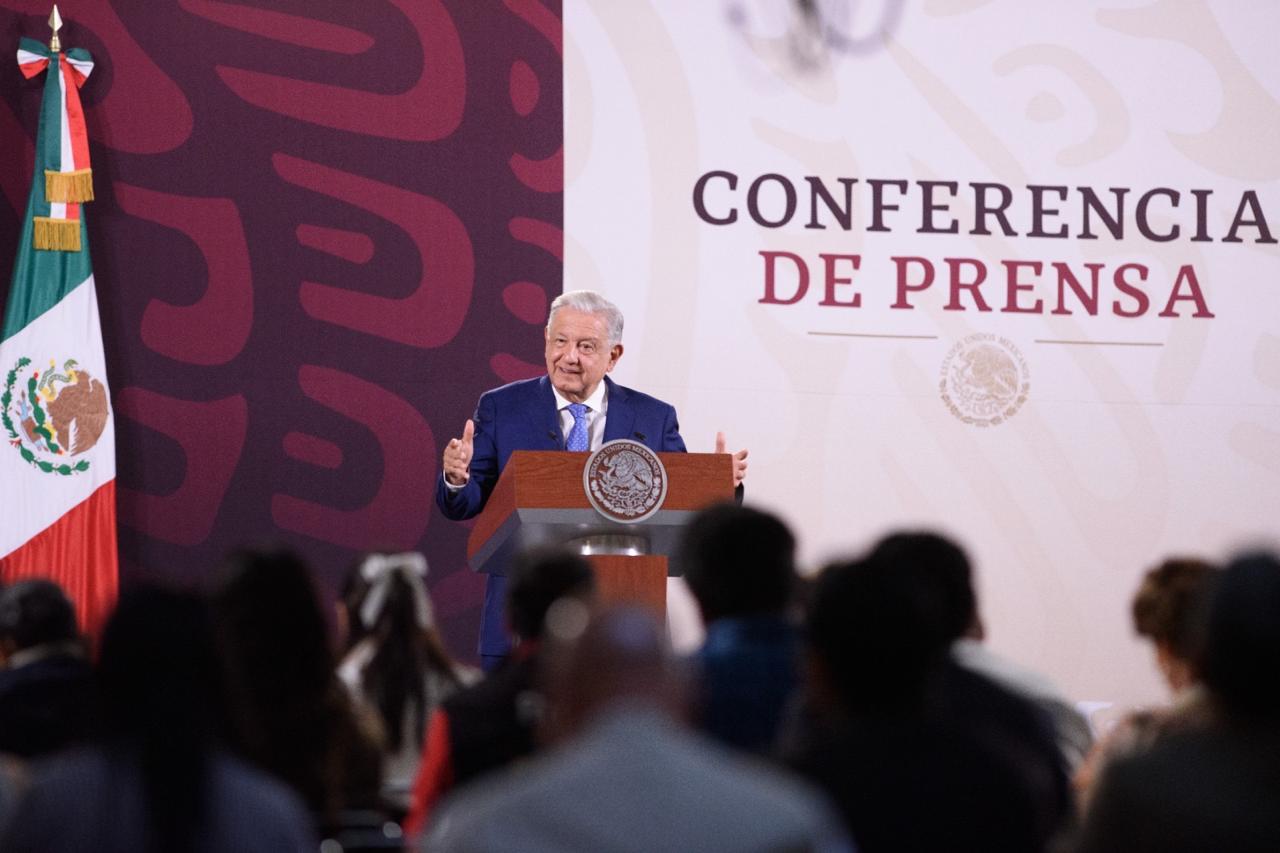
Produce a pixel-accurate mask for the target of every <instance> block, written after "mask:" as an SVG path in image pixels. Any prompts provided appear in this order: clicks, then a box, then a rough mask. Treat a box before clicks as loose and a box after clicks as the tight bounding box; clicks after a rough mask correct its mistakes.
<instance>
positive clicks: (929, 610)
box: [790, 552, 1070, 853]
mask: <svg viewBox="0 0 1280 853" xmlns="http://www.w3.org/2000/svg"><path fill="white" fill-rule="evenodd" d="M956 615H957V613H956V610H955V608H954V606H953V605H952V603H951V601H950V594H949V593H947V592H946V591H945V590H943V589H942V588H941V587H940V585H939V583H938V579H937V578H935V577H932V576H931V575H930V572H929V570H928V569H927V567H922V566H920V565H918V564H915V563H912V562H908V561H900V559H898V558H897V557H896V556H894V555H892V554H890V553H884V552H882V553H880V554H879V555H878V556H876V557H873V558H868V559H864V560H861V561H857V562H852V563H846V564H838V565H834V566H831V567H829V568H827V569H826V571H824V572H823V573H822V575H821V576H820V577H819V579H818V582H817V585H816V588H815V589H814V591H813V599H812V604H811V609H810V615H809V625H808V628H809V633H808V638H809V643H810V652H811V658H810V680H809V692H810V696H811V700H810V701H811V705H812V713H813V718H812V719H811V721H810V728H809V730H808V731H806V732H802V733H801V734H800V736H798V737H797V738H796V739H795V743H794V744H793V745H792V751H791V756H790V758H791V763H792V764H793V766H794V767H795V768H796V769H797V770H799V771H800V772H801V773H802V774H803V775H805V776H806V777H808V778H810V779H812V780H813V781H815V782H816V783H817V784H818V785H819V786H820V787H822V788H823V789H824V790H826V791H827V793H828V794H829V795H830V796H831V797H832V799H833V800H834V801H835V802H836V804H837V805H838V806H839V808H840V809H841V812H842V814H843V816H844V818H845V820H846V822H847V824H848V826H849V828H850V830H851V832H852V834H853V837H854V840H855V841H856V842H857V844H858V847H859V849H860V850H864V851H872V853H875V851H884V850H892V851H900V850H903V851H915V850H919V851H937V850H947V851H982V853H987V851H994V850H1026V851H1040V850H1043V849H1045V847H1046V845H1047V844H1048V843H1049V842H1050V841H1051V840H1052V839H1053V838H1054V837H1055V836H1056V835H1057V833H1058V832H1059V831H1060V829H1061V826H1062V823H1063V820H1064V819H1065V818H1066V816H1067V815H1068V814H1069V812H1070V800H1069V792H1068V788H1067V785H1066V775H1065V772H1064V768H1063V766H1062V762H1061V757H1060V755H1059V753H1058V750H1057V747H1056V744H1055V743H1054V741H1053V738H1052V733H1051V732H1050V730H1049V728H1048V726H1047V724H1046V723H1045V722H1044V720H1043V717H1042V716H1041V715H1040V714H1039V712H1038V711H1037V710H1036V709H1035V708H1034V707H1033V706H1031V705H1030V704H1029V703H1027V702H1026V701H1025V700H1023V699H1021V698H1019V697H1017V696H1015V695H1014V694H1012V693H1009V692H1007V691H1005V690H1004V689H1003V688H1001V687H999V686H997V685H996V684H995V683H993V682H991V681H990V680H988V679H987V678H985V677H983V676H981V675H978V674H977V673H974V672H972V671H970V670H968V669H965V668H964V667H961V666H959V665H958V664H956V663H955V662H954V660H952V658H951V657H950V655H949V651H950V646H951V642H952V640H953V639H954V638H955V632H956V621H955V620H956Z"/></svg>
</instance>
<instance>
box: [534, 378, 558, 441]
mask: <svg viewBox="0 0 1280 853" xmlns="http://www.w3.org/2000/svg"><path fill="white" fill-rule="evenodd" d="M534 394H535V396H536V399H535V401H534V404H533V405H532V406H530V407H529V423H530V429H531V430H532V431H533V436H534V442H535V445H534V446H533V447H531V448H529V449H530V450H564V436H563V435H562V434H561V432H560V413H559V412H557V411H556V397H555V394H553V393H551V379H550V378H548V377H546V376H543V377H542V378H541V379H539V380H538V384H537V387H536V389H535V391H534Z"/></svg>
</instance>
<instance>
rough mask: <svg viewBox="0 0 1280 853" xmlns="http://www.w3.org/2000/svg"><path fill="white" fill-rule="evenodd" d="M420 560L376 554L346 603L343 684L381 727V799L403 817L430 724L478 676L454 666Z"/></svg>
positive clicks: (358, 573)
mask: <svg viewBox="0 0 1280 853" xmlns="http://www.w3.org/2000/svg"><path fill="white" fill-rule="evenodd" d="M426 574H427V560H426V558H425V557H424V556H422V554H419V553H416V552H412V553H405V554H370V555H369V556H368V557H366V558H365V559H364V560H362V561H361V563H360V565H359V566H357V567H356V569H355V570H354V571H352V572H351V574H350V575H348V577H347V581H346V584H345V586H344V588H343V591H342V598H341V599H340V607H339V611H338V612H339V615H340V621H341V622H343V623H345V624H344V627H345V628H346V631H345V633H346V637H347V640H346V649H345V654H344V657H343V659H342V662H341V664H339V666H338V677H339V678H341V679H342V682H343V683H344V684H345V685H346V687H347V689H348V690H349V691H350V692H351V694H352V697H353V698H355V699H356V701H358V702H363V703H365V704H366V705H367V706H368V707H370V708H373V709H374V710H375V711H376V712H377V714H378V717H379V719H380V721H381V723H382V728H383V732H384V735H385V746H386V752H385V755H384V757H383V762H382V793H383V800H384V801H385V802H386V803H387V804H388V805H390V806H391V807H392V808H393V809H394V810H395V811H396V812H398V813H399V814H400V815H403V814H404V813H405V812H406V811H407V810H408V808H409V791H410V787H411V786H412V785H413V780H414V777H415V776H416V775H417V772H418V765H419V762H420V759H421V756H422V745H423V736H424V734H425V732H426V728H427V717H428V715H429V714H430V713H431V711H432V710H433V709H434V708H435V707H436V706H437V705H439V704H440V703H441V702H442V701H444V699H446V698H447V697H448V696H450V695H451V694H452V693H454V692H455V691H456V690H457V689H458V688H459V687H462V686H463V685H465V684H470V683H472V682H474V681H475V680H476V679H477V678H478V677H479V673H478V672H476V671H475V670H473V669H470V668H469V667H466V666H463V665H462V664H459V663H457V662H455V661H454V660H453V659H452V658H450V657H449V654H448V652H446V651H445V649H444V643H443V642H442V641H441V639H440V634H439V632H438V631H437V630H436V625H435V618H434V616H433V614H432V609H431V600H430V599H429V598H428V597H427V587H426V584H425V583H424V578H425V577H426Z"/></svg>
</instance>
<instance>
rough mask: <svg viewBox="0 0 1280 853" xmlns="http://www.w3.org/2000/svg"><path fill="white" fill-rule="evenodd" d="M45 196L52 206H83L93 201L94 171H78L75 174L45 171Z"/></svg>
mask: <svg viewBox="0 0 1280 853" xmlns="http://www.w3.org/2000/svg"><path fill="white" fill-rule="evenodd" d="M44 196H45V200H46V201H48V202H50V203H51V204H52V203H54V202H61V203H63V204H81V203H83V202H86V201H93V170H92V169H76V170H75V171H74V172H54V171H52V170H51V169H45V170H44Z"/></svg>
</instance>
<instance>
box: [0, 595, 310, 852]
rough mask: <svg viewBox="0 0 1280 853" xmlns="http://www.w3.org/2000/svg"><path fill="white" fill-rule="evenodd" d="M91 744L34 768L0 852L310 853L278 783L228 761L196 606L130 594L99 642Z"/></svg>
mask: <svg viewBox="0 0 1280 853" xmlns="http://www.w3.org/2000/svg"><path fill="white" fill-rule="evenodd" d="M98 676H99V681H100V684H101V688H102V689H101V697H102V704H101V707H102V716H103V719H102V721H101V722H102V738H101V740H100V741H99V742H97V743H95V744H93V745H92V746H87V747H81V748H78V749H74V750H72V751H69V752H64V753H62V754H61V755H59V756H56V757H54V758H52V759H50V760H49V761H48V762H47V763H44V764H40V765H36V766H35V771H34V778H33V780H32V782H31V786H30V788H29V789H28V790H27V791H26V794H25V796H24V797H23V799H22V800H21V802H20V803H19V804H18V806H17V809H16V810H15V812H14V813H13V815H12V817H11V819H10V821H9V826H8V829H7V835H6V834H4V833H0V850H4V851H5V853H28V851H29V853H76V851H82V850H94V851H104V853H116V851H120V853H123V851H129V853H170V851H183V850H190V851H195V850H199V851H207V853H215V851H228V853H231V851H235V853H310V851H314V850H315V849H316V841H315V838H314V837H313V833H312V827H311V818H310V816H309V815H308V814H307V811H306V808H305V807H304V805H303V803H302V801H301V799H300V798H299V797H298V796H297V794H296V793H295V792H294V791H292V790H290V789H289V788H288V787H287V786H286V785H284V784H282V783H281V782H279V781H277V780H276V779H272V778H271V777H269V776H268V775H267V774H266V773H263V772H262V771H261V770H259V769H256V768H253V767H250V766H249V765H248V764H246V763H244V762H242V761H240V760H239V759H237V758H234V757H232V756H231V755H230V754H229V753H228V751H227V750H226V749H225V748H224V745H223V743H222V741H221V738H220V736H219V733H220V732H221V730H222V729H223V728H224V726H223V722H224V712H225V704H224V701H223V692H222V684H221V673H220V668H219V665H218V660H217V657H216V652H215V645H214V640H213V631H212V628H211V626H210V620H209V614H208V608H207V606H206V604H205V602H204V600H203V599H201V598H199V597H197V596H195V595H192V594H190V593H180V592H172V591H168V590H163V589H157V588H152V587H134V588H132V589H130V590H129V591H127V592H126V593H125V594H124V596H123V597H122V598H121V600H120V604H119V607H117V609H116V611H115V614H114V615H113V616H112V617H111V619H110V621H109V622H108V623H107V627H106V631H105V632H104V634H103V637H102V646H101V658H100V660H99V663H98Z"/></svg>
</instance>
